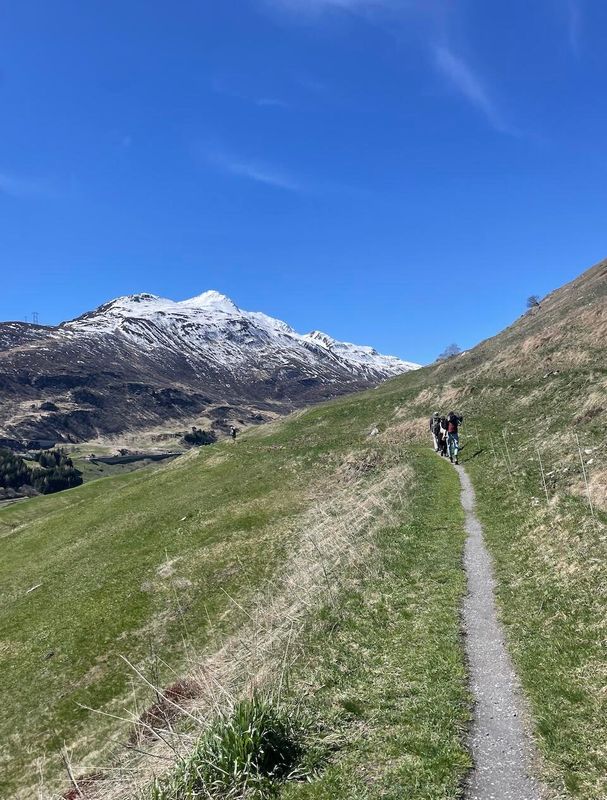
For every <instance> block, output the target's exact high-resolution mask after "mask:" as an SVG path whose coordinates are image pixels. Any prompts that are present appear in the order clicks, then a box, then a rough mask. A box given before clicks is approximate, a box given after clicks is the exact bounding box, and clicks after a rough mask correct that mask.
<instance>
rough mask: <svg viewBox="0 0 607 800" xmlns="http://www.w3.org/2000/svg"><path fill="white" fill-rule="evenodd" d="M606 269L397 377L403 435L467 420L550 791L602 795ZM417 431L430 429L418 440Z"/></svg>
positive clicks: (469, 464)
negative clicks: (465, 348)
mask: <svg viewBox="0 0 607 800" xmlns="http://www.w3.org/2000/svg"><path fill="white" fill-rule="evenodd" d="M606 342H607V262H605V261H604V262H601V263H599V264H597V265H595V266H594V267H592V268H591V269H589V270H588V271H587V272H585V273H583V274H582V275H581V276H580V277H579V278H577V279H576V280H574V281H572V282H571V283H569V284H567V285H566V286H564V287H562V288H560V289H558V290H556V291H555V292H553V293H551V294H550V295H548V296H547V297H546V298H544V299H543V300H542V301H541V302H540V305H539V307H536V308H533V309H532V310H531V311H529V312H527V313H526V314H525V315H524V316H523V317H521V318H520V319H519V320H517V321H516V322H515V323H514V324H513V325H511V326H510V327H509V328H507V329H506V330H505V331H503V332H502V333H500V334H499V335H497V336H495V337H493V338H491V339H488V340H486V341H484V342H482V343H481V344H479V345H478V346H477V347H475V348H474V349H472V350H471V351H469V352H467V353H464V354H462V355H460V356H457V357H455V358H453V359H450V360H449V361H446V362H443V363H439V364H436V365H434V366H432V367H430V368H427V369H425V370H422V371H421V372H419V373H418V374H412V375H409V376H405V377H404V378H403V379H402V381H403V384H405V385H406V386H407V387H410V389H409V391H410V394H409V393H408V394H407V396H406V397H404V398H403V399H404V403H403V408H402V410H401V415H402V421H401V423H400V433H399V430H398V428H395V429H393V431H392V432H391V433H390V436H399V435H400V436H405V437H406V436H409V435H414V436H419V435H421V434H422V431H424V428H425V427H427V417H428V416H429V415H430V414H431V413H432V412H433V411H434V410H437V409H440V410H441V411H443V412H444V413H447V412H448V411H450V410H451V409H454V410H456V411H457V412H459V413H461V414H463V415H464V420H465V421H464V425H463V430H462V435H461V439H462V440H463V442H464V447H463V450H462V453H461V457H460V458H461V462H462V463H463V464H464V465H465V467H466V469H467V470H468V472H469V474H470V475H471V477H472V480H473V483H474V485H475V488H476V492H477V498H478V503H479V514H480V516H481V519H482V522H483V523H484V526H485V531H486V536H487V540H488V545H489V547H490V550H491V553H492V556H493V559H494V561H495V566H496V574H497V578H498V585H499V588H498V600H499V603H500V608H501V614H502V618H503V620H504V623H505V625H506V629H507V632H508V633H507V635H508V643H509V647H510V650H511V652H512V654H513V657H514V659H515V662H516V666H517V669H518V672H519V675H520V677H521V680H522V683H523V687H524V689H525V692H526V694H527V696H528V698H529V700H530V705H531V710H532V715H533V717H534V727H535V733H536V736H537V739H538V744H539V746H540V750H541V752H542V753H543V756H544V759H545V765H544V770H545V773H546V775H547V777H548V780H549V782H550V784H551V785H552V786H553V787H555V789H556V791H557V792H559V794H558V796H559V797H560V796H564V797H569V796H572V797H580V798H602V797H605V796H606V795H607V779H606V777H605V776H606V775H607V726H606V723H605V720H607V708H606V705H605V703H606V697H607V693H606V691H605V687H606V686H607V665H606V659H605V642H606V641H607V621H606V620H607V613H606V610H607V593H606V590H605V577H604V575H605V573H604V567H605V549H606V540H607V537H606V532H607V531H606V528H605V522H606V512H607V466H606V464H605V450H606V445H607V437H606V431H605V414H606V409H607V348H606ZM424 435H427V434H424Z"/></svg>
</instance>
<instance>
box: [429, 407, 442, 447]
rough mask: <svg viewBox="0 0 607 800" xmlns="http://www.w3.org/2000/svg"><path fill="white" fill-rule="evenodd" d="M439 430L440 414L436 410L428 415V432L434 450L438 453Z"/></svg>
mask: <svg viewBox="0 0 607 800" xmlns="http://www.w3.org/2000/svg"><path fill="white" fill-rule="evenodd" d="M439 432H440V414H439V413H438V411H435V412H434V414H432V416H431V417H430V433H431V434H432V441H433V443H434V452H435V453H438V451H439V440H438V436H439Z"/></svg>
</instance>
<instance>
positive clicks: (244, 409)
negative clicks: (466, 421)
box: [0, 290, 419, 441]
mask: <svg viewBox="0 0 607 800" xmlns="http://www.w3.org/2000/svg"><path fill="white" fill-rule="evenodd" d="M418 366H419V365H417V364H415V363H413V362H408V361H403V360H401V359H399V358H397V357H395V356H386V355H382V354H380V353H378V352H377V350H375V349H374V348H372V347H369V346H361V345H355V344H352V343H349V342H341V341H338V340H336V339H333V338H332V337H330V336H328V335H327V334H324V333H320V332H318V331H312V332H310V333H308V334H299V333H297V332H296V331H295V330H294V329H293V328H292V327H291V326H290V325H288V324H287V323H286V322H283V321H282V320H279V319H275V318H273V317H270V316H268V315H267V314H264V313H263V312H260V311H245V310H243V309H241V308H239V307H238V306H237V305H236V304H235V303H234V302H233V301H232V300H231V299H230V298H229V297H227V296H226V295H223V294H221V293H220V292H218V291H216V290H209V291H206V292H203V293H201V294H199V295H197V296H195V297H192V298H187V299H185V300H180V301H174V300H170V299H168V298H163V297H159V296H157V295H153V294H150V293H146V292H143V293H139V294H133V295H125V296H122V297H117V298H114V299H113V300H110V301H108V302H107V303H104V304H102V305H101V306H99V307H98V308H96V309H93V310H91V311H87V312H85V313H84V314H81V315H80V316H78V317H76V318H75V319H72V320H68V321H66V322H62V323H61V324H59V325H56V326H53V327H46V328H45V327H43V326H30V325H27V324H25V323H18V322H7V323H0V401H1V402H2V407H1V409H0V436H5V437H9V438H36V437H42V438H53V437H54V438H57V439H58V440H59V441H82V440H85V439H90V438H96V437H98V436H100V435H108V434H109V435H115V434H119V433H120V432H121V431H125V430H129V429H131V428H144V427H150V426H153V425H157V424H159V423H162V422H165V421H168V420H186V419H187V418H192V417H195V416H197V415H200V414H201V413H204V412H209V413H211V416H213V412H214V410H215V409H216V408H217V407H221V408H224V409H226V414H224V416H223V417H222V418H221V419H218V418H216V416H217V415H216V414H215V418H214V422H213V425H214V426H215V427H219V428H221V427H222V426H223V427H224V428H225V426H226V425H227V424H228V422H229V421H230V422H231V421H234V420H239V421H240V422H241V423H242V424H245V422H246V421H247V420H248V421H262V420H263V419H267V418H268V416H267V414H270V413H276V412H278V413H281V412H284V411H290V410H292V409H293V408H296V407H300V406H302V405H307V404H310V403H314V402H318V401H320V400H325V399H328V398H330V397H335V396H337V395H339V394H343V393H345V392H349V391H356V390H359V389H364V388H368V387H370V386H374V385H376V384H378V383H380V382H381V381H383V380H385V379H386V378H389V377H393V376H395V375H399V374H402V373H403V372H406V371H408V370H411V369H416V368H417V367H418ZM49 401H51V402H53V403H54V404H55V405H56V406H57V409H56V410H55V411H48V410H47V411H44V413H42V412H41V409H40V408H39V406H38V404H39V403H41V402H45V403H47V402H49ZM227 409H231V410H230V411H229V412H228V411H227ZM260 413H261V419H259V415H260ZM264 415H265V416H264Z"/></svg>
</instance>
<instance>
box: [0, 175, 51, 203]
mask: <svg viewBox="0 0 607 800" xmlns="http://www.w3.org/2000/svg"><path fill="white" fill-rule="evenodd" d="M0 194H5V195H8V196H9V197H16V198H25V197H53V196H55V192H54V191H53V190H52V189H51V187H50V186H48V184H46V183H44V182H42V181H38V180H33V179H30V178H24V177H22V176H20V175H13V174H11V173H8V172H0Z"/></svg>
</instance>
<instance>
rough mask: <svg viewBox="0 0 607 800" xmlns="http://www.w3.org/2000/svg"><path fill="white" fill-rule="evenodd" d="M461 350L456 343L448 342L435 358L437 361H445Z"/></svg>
mask: <svg viewBox="0 0 607 800" xmlns="http://www.w3.org/2000/svg"><path fill="white" fill-rule="evenodd" d="M461 352H462V348H461V347H460V346H459V345H458V344H455V343H453V344H450V345H449V346H448V347H445V349H444V350H443V352H442V353H441V354H440V355H439V357H438V358H437V359H436V360H437V361H447V360H448V359H450V358H453V357H454V356H458V355H459V354H460V353H461Z"/></svg>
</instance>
